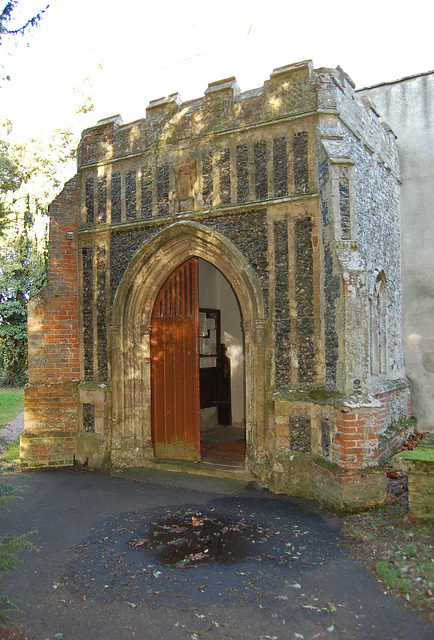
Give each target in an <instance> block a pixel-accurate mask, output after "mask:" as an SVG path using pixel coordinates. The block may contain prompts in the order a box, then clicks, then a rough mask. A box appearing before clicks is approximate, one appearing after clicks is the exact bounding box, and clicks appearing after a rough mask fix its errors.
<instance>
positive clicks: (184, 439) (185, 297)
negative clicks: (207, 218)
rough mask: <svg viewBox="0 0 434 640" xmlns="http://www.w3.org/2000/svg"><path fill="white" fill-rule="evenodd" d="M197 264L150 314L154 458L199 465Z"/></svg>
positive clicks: (173, 281)
mask: <svg viewBox="0 0 434 640" xmlns="http://www.w3.org/2000/svg"><path fill="white" fill-rule="evenodd" d="M198 284H199V262H198V258H190V259H189V260H187V261H186V262H183V263H182V264H181V265H180V266H179V267H177V268H176V269H175V271H173V273H172V274H171V275H170V276H169V277H168V278H167V280H166V282H165V283H164V284H163V286H162V288H161V289H160V292H159V294H158V296H157V299H156V301H155V304H154V309H153V312H152V327H151V385H152V388H151V403H152V439H153V444H154V455H155V456H156V457H158V458H172V459H178V460H200V393H199V344H198V343H199V288H198Z"/></svg>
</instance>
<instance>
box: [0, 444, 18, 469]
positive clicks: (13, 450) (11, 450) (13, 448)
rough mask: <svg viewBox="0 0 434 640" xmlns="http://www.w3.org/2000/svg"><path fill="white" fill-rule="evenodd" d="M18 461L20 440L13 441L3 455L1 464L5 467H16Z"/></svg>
mask: <svg viewBox="0 0 434 640" xmlns="http://www.w3.org/2000/svg"><path fill="white" fill-rule="evenodd" d="M19 461H20V438H19V437H18V438H17V439H16V440H14V441H13V442H12V443H11V444H10V445H9V446H8V447H6V449H5V450H4V453H3V463H4V464H5V465H6V466H9V465H17V464H18V463H19Z"/></svg>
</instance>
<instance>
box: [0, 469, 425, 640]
mask: <svg viewBox="0 0 434 640" xmlns="http://www.w3.org/2000/svg"><path fill="white" fill-rule="evenodd" d="M5 479H6V480H7V481H8V482H9V484H12V485H13V486H20V487H21V499H17V500H14V501H13V502H12V503H11V504H10V510H9V511H8V512H6V513H3V514H2V515H1V517H0V535H1V534H5V533H15V534H18V535H22V534H24V533H26V532H29V531H34V532H35V533H33V534H32V535H31V536H30V539H31V540H32V542H33V543H34V544H35V545H36V546H37V547H38V548H39V552H38V553H36V552H27V551H26V552H24V553H23V554H22V559H23V563H22V564H21V565H20V566H18V567H17V569H15V570H14V572H13V573H12V574H11V575H10V576H8V577H7V578H6V579H5V580H4V581H3V585H2V586H3V587H4V588H5V589H6V592H7V593H8V595H9V596H10V597H13V598H15V599H18V600H20V601H21V604H20V611H19V612H18V613H17V614H16V617H17V620H18V621H19V622H20V624H22V625H23V627H24V628H25V629H27V630H28V631H29V633H32V634H33V635H34V636H35V637H36V639H37V640H53V639H54V640H59V639H64V640H84V639H89V640H125V639H129V638H140V639H148V638H149V639H152V640H154V639H156V638H164V639H165V640H172V639H173V640H190V639H192V640H199V639H200V640H201V639H205V640H207V639H209V640H213V639H215V640H219V639H222V638H226V639H228V638H229V639H233V640H238V639H239V640H244V639H246V640H247V639H248V640H284V639H291V640H295V639H296V638H299V639H304V640H311V639H312V640H313V639H320V638H326V639H330V640H333V639H336V640H338V639H339V640H351V639H357V640H359V639H360V640H365V639H366V640H368V639H378V640H379V639H381V640H393V639H400V638H405V639H406V640H432V638H433V629H432V628H430V627H429V626H428V625H427V624H426V623H425V622H424V620H423V619H422V618H420V617H419V616H418V615H417V614H416V613H414V612H413V611H411V610H410V609H409V608H408V607H406V606H405V605H404V604H402V603H400V602H398V601H396V600H394V599H393V598H391V597H390V596H388V595H387V594H385V593H384V592H383V589H382V586H381V583H379V582H378V581H377V580H376V579H375V577H374V576H372V575H371V574H370V573H369V572H368V571H367V570H366V569H364V568H362V567H360V566H359V565H358V564H357V562H356V561H355V560H354V559H353V558H352V557H351V556H350V555H349V553H348V552H347V550H346V549H345V547H344V546H343V544H342V541H341V537H340V526H341V520H340V519H339V518H338V517H336V516H334V515H332V514H329V513H327V512H325V511H323V510H321V509H319V508H318V506H317V504H316V503H315V502H313V501H308V500H301V499H296V498H289V497H287V496H276V495H273V494H271V493H269V492H268V491H266V490H264V489H261V488H259V487H257V486H255V485H247V486H246V487H244V488H242V489H238V490H235V491H234V489H233V487H232V488H231V486H230V485H228V489H227V491H224V490H222V492H221V493H216V492H211V491H209V490H208V491H207V490H203V491H201V490H200V489H201V488H206V487H207V483H206V482H205V481H204V482H203V483H202V482H201V478H200V477H198V478H197V490H195V489H185V487H177V486H171V485H176V484H177V483H176V474H170V473H168V474H167V484H166V485H165V484H164V483H161V481H160V482H159V484H154V483H150V482H137V481H132V480H128V479H124V478H118V477H111V476H109V475H105V474H103V473H99V472H89V473H84V472H77V471H76V472H74V471H73V470H71V469H62V470H46V471H37V472H28V473H20V474H12V475H8V476H6V478H5ZM5 479H3V481H4V480H5ZM223 489H224V488H223ZM187 529H188V530H189V531H190V534H191V535H192V536H193V537H194V536H195V535H196V537H197V539H198V544H199V547H197V548H196V549H192V548H189V547H183V546H182V545H183V544H184V542H183V536H185V535H187V534H186V532H187ZM165 532H168V533H169V534H170V535H169V538H167V539H166V540H165V542H164V541H163V538H162V537H161V536H163V534H165ZM202 534H203V535H202ZM201 535H202V538H203V539H201ZM158 536H160V537H159V538H158ZM162 541H163V542H164V543H163V542H162ZM175 552H176V553H175ZM168 553H169V555H167V554H168ZM164 554H166V555H164ZM170 554H172V555H170ZM173 554H174V555H173Z"/></svg>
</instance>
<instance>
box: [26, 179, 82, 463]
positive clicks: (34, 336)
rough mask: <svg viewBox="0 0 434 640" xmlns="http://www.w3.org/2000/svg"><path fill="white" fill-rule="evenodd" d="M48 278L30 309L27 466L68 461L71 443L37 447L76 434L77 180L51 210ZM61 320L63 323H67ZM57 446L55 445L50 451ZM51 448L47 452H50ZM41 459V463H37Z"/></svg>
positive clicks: (29, 305) (77, 361) (74, 180)
mask: <svg viewBox="0 0 434 640" xmlns="http://www.w3.org/2000/svg"><path fill="white" fill-rule="evenodd" d="M49 213H50V245H49V246H50V250H49V279H48V282H47V284H46V286H45V287H44V288H43V289H42V291H41V292H40V293H39V294H38V295H37V296H36V297H35V298H33V299H32V300H31V301H30V302H29V304H28V308H29V314H28V315H29V321H28V334H29V384H28V385H27V387H26V389H25V391H24V401H25V430H24V434H23V438H22V448H21V456H22V461H23V464H24V465H25V466H39V465H40V464H41V463H42V462H43V461H45V462H49V461H50V460H49V459H50V455H51V456H52V457H53V459H54V460H57V462H58V463H59V464H65V463H67V462H69V463H70V462H71V459H72V455H73V453H74V444H73V441H72V440H70V438H69V439H68V438H66V439H65V438H60V439H59V438H57V439H56V441H53V440H52V439H51V440H50V445H47V444H44V445H43V446H42V444H41V446H39V445H38V444H37V440H38V437H33V438H31V442H30V441H29V439H28V437H27V435H31V434H34V435H35V436H39V437H40V438H41V439H42V441H43V440H44V438H45V436H46V434H47V432H48V433H49V432H52V431H53V430H59V429H61V431H62V432H64V433H66V434H67V433H71V432H72V433H75V432H76V430H77V381H78V380H79V378H80V359H79V340H78V318H79V310H78V299H77V289H78V262H77V230H78V226H79V219H80V182H79V180H78V178H77V177H75V178H73V179H72V180H71V181H70V182H68V183H67V184H66V185H65V188H64V190H63V191H62V193H60V194H59V196H58V197H57V198H56V199H55V200H54V202H53V203H52V204H51V205H50V212H49ZM65 320H66V321H67V322H66V323H65ZM54 444H55V446H54ZM50 448H51V453H50ZM38 460H39V462H38Z"/></svg>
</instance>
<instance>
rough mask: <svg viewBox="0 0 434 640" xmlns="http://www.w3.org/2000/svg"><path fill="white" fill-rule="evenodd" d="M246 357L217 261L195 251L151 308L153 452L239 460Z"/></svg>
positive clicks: (242, 442) (243, 430)
mask: <svg viewBox="0 0 434 640" xmlns="http://www.w3.org/2000/svg"><path fill="white" fill-rule="evenodd" d="M244 360H245V358H244V344H243V332H242V316H241V311H240V307H239V304H238V300H237V297H236V295H235V293H234V291H233V289H232V287H231V285H230V283H229V282H228V280H227V279H226V278H225V277H224V276H223V274H222V273H221V272H220V271H219V270H218V269H217V268H216V267H214V266H213V265H212V264H211V263H209V262H207V261H206V260H204V259H201V258H197V257H193V256H192V257H191V258H189V259H188V260H186V261H185V262H183V263H181V264H180V265H179V266H178V267H177V268H176V269H175V270H174V271H173V272H172V273H171V275H170V276H169V277H168V278H167V279H166V281H165V282H164V284H163V286H162V287H161V289H160V291H159V294H158V296H157V298H156V300H155V303H154V308H153V313H152V328H151V389H152V391H151V413H152V440H153V447H154V455H155V457H156V458H166V459H175V460H193V461H199V460H202V461H203V462H207V463H209V464H225V465H229V466H239V465H243V464H244V457H245V451H246V437H245V436H246V413H245V396H246V392H245V362H244Z"/></svg>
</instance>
